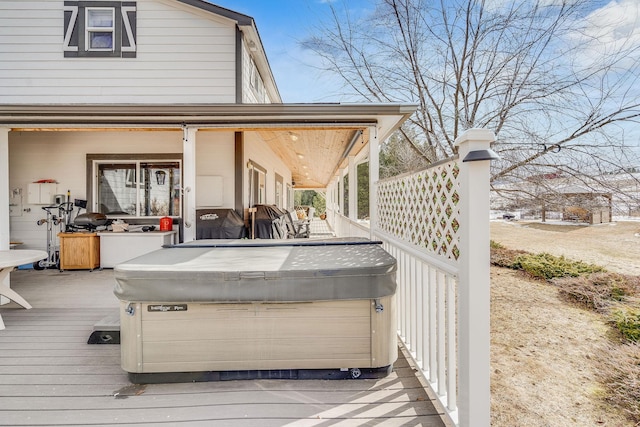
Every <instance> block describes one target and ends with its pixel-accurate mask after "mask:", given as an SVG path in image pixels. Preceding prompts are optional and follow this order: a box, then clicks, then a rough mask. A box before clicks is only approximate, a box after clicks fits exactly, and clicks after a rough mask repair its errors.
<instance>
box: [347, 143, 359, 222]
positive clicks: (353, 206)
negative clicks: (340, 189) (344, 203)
mask: <svg viewBox="0 0 640 427" xmlns="http://www.w3.org/2000/svg"><path fill="white" fill-rule="evenodd" d="M357 169H358V168H357V167H356V158H355V157H354V156H349V166H348V171H347V172H348V174H349V200H348V202H349V219H351V220H352V221H356V220H357V219H358V170H357Z"/></svg>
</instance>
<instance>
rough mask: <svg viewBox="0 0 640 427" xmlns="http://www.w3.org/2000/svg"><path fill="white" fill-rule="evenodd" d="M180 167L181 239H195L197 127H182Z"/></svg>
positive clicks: (189, 240) (187, 240)
mask: <svg viewBox="0 0 640 427" xmlns="http://www.w3.org/2000/svg"><path fill="white" fill-rule="evenodd" d="M182 131H183V136H182V158H183V160H182V167H183V168H184V171H183V177H184V183H183V184H182V188H183V191H184V193H183V197H182V218H183V221H184V234H183V240H184V241H185V242H191V241H193V240H195V239H196V133H197V132H198V128H192V127H189V126H183V128H182Z"/></svg>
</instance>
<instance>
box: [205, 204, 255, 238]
mask: <svg viewBox="0 0 640 427" xmlns="http://www.w3.org/2000/svg"><path fill="white" fill-rule="evenodd" d="M245 237H247V228H246V227H245V225H244V221H243V220H242V218H241V217H240V215H238V213H237V212H236V211H235V210H233V209H198V210H196V239H198V240H199V239H242V238H245Z"/></svg>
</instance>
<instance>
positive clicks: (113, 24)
mask: <svg viewBox="0 0 640 427" xmlns="http://www.w3.org/2000/svg"><path fill="white" fill-rule="evenodd" d="M85 10H86V12H85V17H84V20H85V24H84V35H85V37H84V40H85V50H86V51H88V52H114V51H115V46H116V9H115V8H114V7H87V8H86V9H85ZM95 10H107V11H110V12H111V27H90V26H89V15H91V11H95ZM98 32H99V33H111V48H110V49H106V48H102V49H98V48H92V47H91V33H98Z"/></svg>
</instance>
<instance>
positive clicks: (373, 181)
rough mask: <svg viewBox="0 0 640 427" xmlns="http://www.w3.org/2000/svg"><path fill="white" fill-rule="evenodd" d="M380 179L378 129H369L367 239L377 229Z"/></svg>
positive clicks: (371, 236) (373, 127)
mask: <svg viewBox="0 0 640 427" xmlns="http://www.w3.org/2000/svg"><path fill="white" fill-rule="evenodd" d="M379 179H380V141H378V128H377V127H375V126H371V127H369V238H370V239H371V240H373V236H374V231H375V230H377V229H378V180H379Z"/></svg>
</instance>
